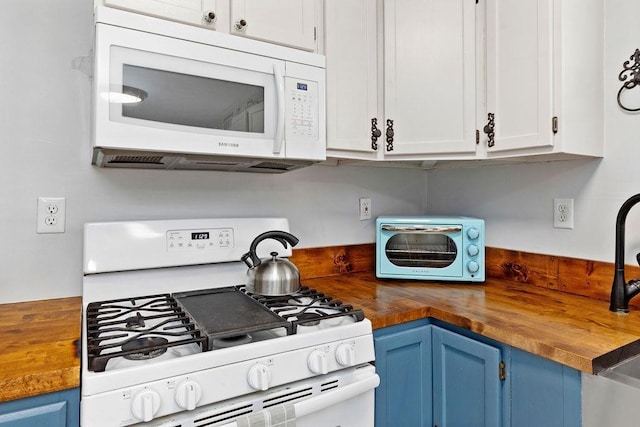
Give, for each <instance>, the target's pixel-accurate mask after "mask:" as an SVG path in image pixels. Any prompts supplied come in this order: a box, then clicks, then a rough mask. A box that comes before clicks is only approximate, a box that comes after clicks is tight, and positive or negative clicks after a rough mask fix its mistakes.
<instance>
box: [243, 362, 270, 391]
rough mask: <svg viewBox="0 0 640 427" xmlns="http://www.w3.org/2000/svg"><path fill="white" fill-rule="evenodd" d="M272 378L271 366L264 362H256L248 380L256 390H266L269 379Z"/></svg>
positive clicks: (250, 370)
mask: <svg viewBox="0 0 640 427" xmlns="http://www.w3.org/2000/svg"><path fill="white" fill-rule="evenodd" d="M270 379H271V372H270V371H269V367H268V366H266V365H263V364H262V363H256V364H255V365H253V366H252V367H251V369H249V375H247V380H248V381H249V385H250V386H251V388H253V389H255V390H262V391H264V390H266V389H268V388H269V380H270Z"/></svg>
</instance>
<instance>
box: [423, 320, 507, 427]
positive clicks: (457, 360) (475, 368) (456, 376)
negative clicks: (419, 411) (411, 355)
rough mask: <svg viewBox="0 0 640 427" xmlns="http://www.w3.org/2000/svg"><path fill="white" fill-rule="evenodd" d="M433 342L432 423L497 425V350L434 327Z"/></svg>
mask: <svg viewBox="0 0 640 427" xmlns="http://www.w3.org/2000/svg"><path fill="white" fill-rule="evenodd" d="M432 344H433V425H434V426H438V427H444V426H447V427H471V426H477V427H496V426H500V425H501V418H502V417H501V416H502V407H501V402H502V384H501V382H502V381H503V379H504V377H503V376H502V375H501V368H500V364H501V362H502V357H501V352H500V349H499V348H496V347H493V346H490V345H487V344H484V343H481V342H478V341H475V340H473V339H471V338H467V337H465V336H462V335H459V334H457V333H455V332H451V331H448V330H446V329H442V328H439V327H437V326H433V330H432Z"/></svg>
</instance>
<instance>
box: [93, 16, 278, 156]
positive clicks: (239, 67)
mask: <svg viewBox="0 0 640 427" xmlns="http://www.w3.org/2000/svg"><path fill="white" fill-rule="evenodd" d="M102 30H104V31H102V33H103V34H102V40H103V42H104V43H106V44H108V45H109V46H108V47H109V48H108V49H107V51H108V57H107V58H105V59H104V60H105V61H106V63H104V64H100V63H98V64H96V79H97V80H98V81H97V84H99V85H101V87H102V91H101V92H102V93H101V95H102V96H103V99H102V100H101V101H100V100H98V101H97V102H101V103H103V104H104V106H105V108H102V109H99V108H97V109H96V111H97V112H98V114H104V115H106V117H96V124H97V125H99V126H100V132H99V133H96V136H97V137H99V138H100V140H99V141H96V146H100V147H102V148H107V147H108V148H116V149H118V148H119V149H136V150H164V151H167V152H189V153H202V154H208V153H216V154H229V155H238V156H259V157H278V156H279V155H280V151H283V150H279V151H278V152H276V153H275V154H274V145H275V142H276V140H277V138H276V132H277V129H278V119H279V116H281V115H282V112H281V110H282V107H279V104H282V101H279V99H281V97H282V95H281V94H280V93H279V92H282V90H280V89H279V87H278V86H279V85H280V86H281V85H282V84H281V83H279V84H276V83H277V78H280V79H282V77H280V76H278V74H280V75H282V74H283V72H284V62H283V61H278V60H273V59H270V58H265V57H260V56H257V55H252V54H248V53H245V52H235V51H230V50H228V49H223V48H217V47H212V46H204V45H200V44H197V43H191V42H186V41H184V40H176V39H169V38H164V37H162V36H158V35H151V34H146V33H139V32H135V31H131V30H125V29H114V28H111V27H106V28H102ZM105 32H106V34H107V35H108V37H107V35H105V34H104V33H105ZM130 33H134V34H130ZM119 37H120V38H126V39H127V40H126V43H124V42H123V43H118V41H119V40H117V39H118V38H119ZM105 39H106V40H105ZM98 41H99V39H98V38H97V39H96V42H98ZM122 44H126V46H127V47H122V46H121V45H122ZM103 50H104V49H103ZM99 91H100V89H99ZM105 93H106V94H107V95H106V99H104V98H105V96H104V95H105ZM281 120H283V118H282V119H281ZM281 127H282V125H281V126H280V128H281ZM280 133H282V132H280ZM280 138H282V137H280ZM176 141H178V142H176ZM177 144H180V145H179V146H177Z"/></svg>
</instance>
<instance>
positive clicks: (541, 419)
mask: <svg viewBox="0 0 640 427" xmlns="http://www.w3.org/2000/svg"><path fill="white" fill-rule="evenodd" d="M511 395H512V399H511V400H512V403H511V418H512V423H511V425H512V426H514V427H515V426H518V427H538V426H545V427H580V426H581V425H582V375H581V373H580V371H577V370H575V369H572V368H569V367H567V366H564V365H561V364H559V363H555V362H552V361H550V360H548V359H544V358H542V357H539V356H536V355H534V354H531V353H527V352H525V351H521V350H518V349H513V350H512V352H511Z"/></svg>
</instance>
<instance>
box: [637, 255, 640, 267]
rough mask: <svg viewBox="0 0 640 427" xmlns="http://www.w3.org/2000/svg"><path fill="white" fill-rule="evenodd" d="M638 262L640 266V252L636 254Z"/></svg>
mask: <svg viewBox="0 0 640 427" xmlns="http://www.w3.org/2000/svg"><path fill="white" fill-rule="evenodd" d="M636 261H637V262H638V265H640V252H638V253H637V254H636Z"/></svg>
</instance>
